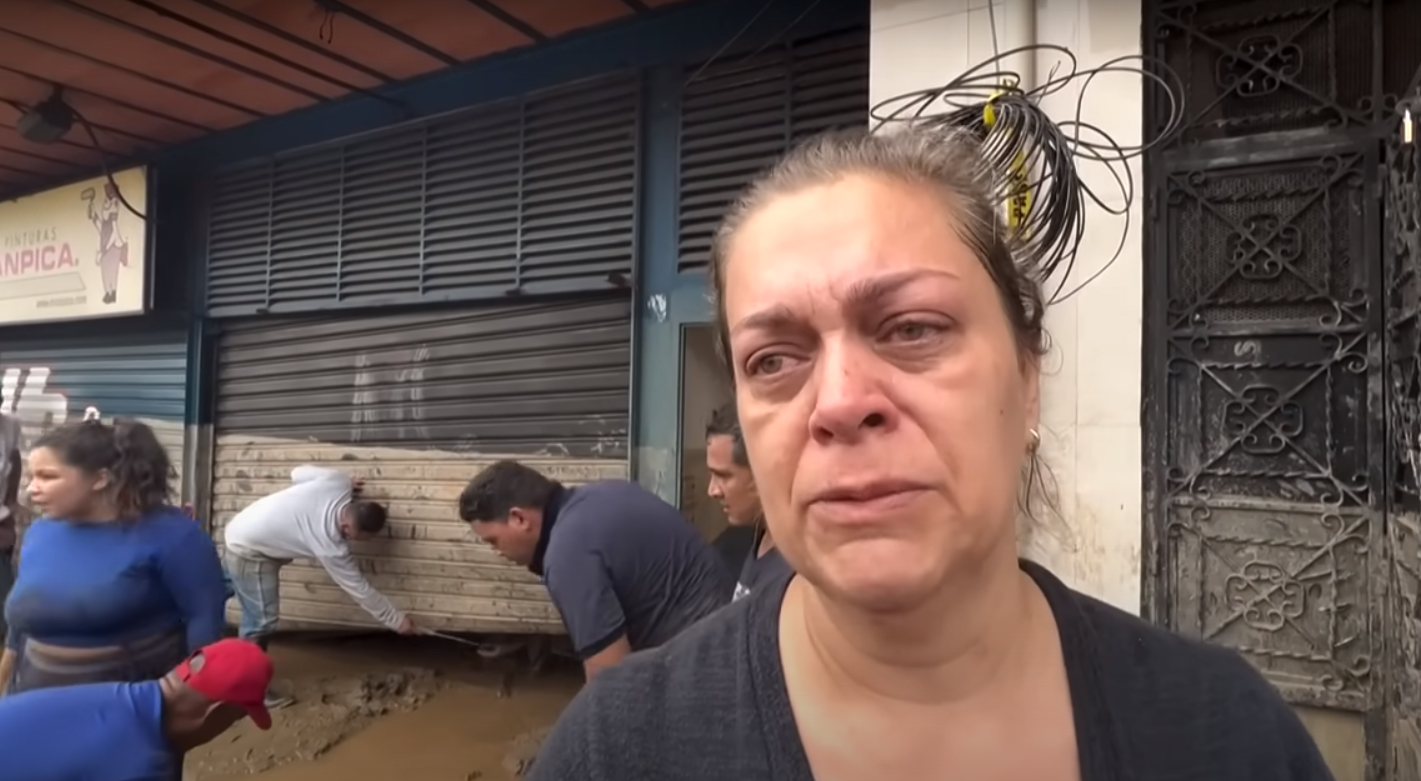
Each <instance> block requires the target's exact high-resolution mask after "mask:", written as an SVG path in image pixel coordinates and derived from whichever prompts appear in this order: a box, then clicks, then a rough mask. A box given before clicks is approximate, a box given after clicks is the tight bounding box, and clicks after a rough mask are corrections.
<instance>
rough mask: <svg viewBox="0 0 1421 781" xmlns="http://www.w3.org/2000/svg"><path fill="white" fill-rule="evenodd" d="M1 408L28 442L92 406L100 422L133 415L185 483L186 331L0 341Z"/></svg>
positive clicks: (177, 484) (178, 487) (79, 417)
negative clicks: (13, 418) (154, 438)
mask: <svg viewBox="0 0 1421 781" xmlns="http://www.w3.org/2000/svg"><path fill="white" fill-rule="evenodd" d="M0 378H3V381H2V382H3V385H0V390H3V395H0V398H3V401H0V412H7V413H14V414H16V415H18V416H19V418H20V420H21V422H22V423H23V426H24V431H25V448H26V449H28V447H29V444H30V443H31V442H33V441H34V438H35V437H37V436H38V435H39V434H40V433H42V432H43V431H45V430H46V429H48V428H50V427H52V426H55V425H59V424H62V423H64V422H66V421H77V420H82V419H83V417H84V410H85V408H87V407H91V406H92V407H97V408H98V409H99V412H100V413H101V414H102V415H103V417H104V419H105V420H108V419H110V418H113V417H116V416H124V417H133V418H137V419H139V420H141V421H143V422H144V423H147V424H148V425H149V426H152V427H153V430H154V432H155V433H157V435H158V439H159V440H160V441H161V442H162V443H163V446H164V447H165V448H166V449H167V451H168V455H169V457H170V458H171V459H172V461H173V468H174V469H175V470H177V471H178V479H177V481H176V482H175V483H174V484H173V487H174V489H175V496H174V497H173V498H174V500H180V499H182V497H181V496H179V495H176V492H177V491H180V490H181V486H182V470H183V462H184V449H185V444H186V441H187V427H186V426H185V425H184V414H185V412H186V405H187V335H186V334H185V333H183V332H177V333H165V334H128V335H121V336H120V335H110V336H97V337H95V338H92V339H85V340H84V341H82V342H80V341H77V340H73V339H65V340H58V339H55V340H39V339H35V340H30V339H25V340H12V339H11V338H9V337H5V338H3V339H0Z"/></svg>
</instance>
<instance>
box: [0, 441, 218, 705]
mask: <svg viewBox="0 0 1421 781" xmlns="http://www.w3.org/2000/svg"><path fill="white" fill-rule="evenodd" d="M29 466H30V486H29V494H30V500H31V502H32V503H33V504H34V505H35V506H36V507H37V509H39V510H40V511H42V512H43V515H44V517H43V518H42V519H40V520H38V521H36V522H35V523H34V524H33V525H31V526H30V528H29V530H28V531H27V532H26V534H25V536H24V540H23V541H22V543H21V546H20V551H19V561H18V571H17V572H16V578H15V584H14V586H13V587H12V589H11V591H10V596H9V599H8V600H7V601H6V603H5V618H6V620H7V622H8V623H9V632H8V634H7V636H6V638H5V651H4V656H3V658H0V696H3V695H4V694H6V693H11V694H13V693H19V692H22V691H28V690H32V689H40V688H47V687H51V686H67V685H72V684H81V683H105V682H114V683H122V682H131V681H142V680H149V679H153V678H159V677H162V675H163V674H164V673H165V672H166V671H168V670H170V669H172V668H173V667H175V666H177V665H178V664H179V663H180V662H182V660H183V659H185V658H187V656H188V655H189V654H191V653H193V652H195V651H196V650H197V649H199V648H202V647H203V646H205V645H207V644H209V643H212V642H214V641H216V640H218V639H219V638H220V637H221V636H222V631H223V628H224V615H223V611H224V605H225V601H226V586H225V582H224V579H223V575H222V566H221V563H220V562H219V561H218V558H217V551H216V549H215V547H214V546H213V543H212V539H211V537H209V536H208V534H207V532H205V531H204V530H203V529H202V527H201V526H200V525H199V524H197V523H195V522H194V521H193V520H192V519H190V518H188V517H187V516H186V515H185V514H184V513H183V512H182V510H180V509H178V508H176V507H173V506H171V505H169V504H168V499H169V495H170V493H171V489H170V486H169V479H170V475H171V474H172V465H171V463H170V461H169V459H168V456H167V453H166V452H165V451H164V450H163V447H162V445H161V444H160V443H159V442H158V439H157V437H156V436H155V435H154V434H153V431H152V430H151V429H150V428H148V427H147V426H145V425H143V424H142V423H138V422H136V421H131V420H123V419H120V420H116V421H115V422H114V423H113V425H108V424H105V423H102V422H99V421H85V422H82V423H76V424H70V425H66V426H61V427H59V428H57V429H54V430H52V431H50V432H48V433H47V434H45V435H44V436H42V437H40V439H39V440H38V441H37V442H35V445H34V447H33V448H32V449H31V451H30V455H29Z"/></svg>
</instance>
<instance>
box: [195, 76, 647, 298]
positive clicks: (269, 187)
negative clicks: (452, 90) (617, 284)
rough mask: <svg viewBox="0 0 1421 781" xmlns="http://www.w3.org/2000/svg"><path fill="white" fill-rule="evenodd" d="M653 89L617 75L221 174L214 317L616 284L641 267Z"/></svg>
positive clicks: (213, 241)
mask: <svg viewBox="0 0 1421 781" xmlns="http://www.w3.org/2000/svg"><path fill="white" fill-rule="evenodd" d="M640 94H641V91H640V83H639V80H638V78H637V76H636V74H631V73H628V74H618V75H616V76H613V77H607V78H599V79H593V80H588V81H585V82H581V83H578V84H574V85H568V86H566V87H561V88H558V89H554V90H549V91H546V92H542V93H537V94H534V95H529V96H526V97H523V98H519V99H516V100H508V101H502V102H499V103H495V104H492V105H486V106H480V107H478V108H475V109H470V110H468V111H462V112H459V113H457V114H451V115H446V116H443V117H438V118H436V119H433V120H428V121H424V122H421V123H418V124H412V125H406V126H401V127H398V128H393V129H391V130H388V131H385V132H381V133H376V134H372V135H368V136H364V137H361V138H358V139H353V140H349V141H345V142H341V143H338V144H334V145H331V146H327V147H323V148H321V149H317V150H314V151H313V150H305V151H302V152H297V153H292V154H291V155H287V156H279V157H277V158H275V159H272V160H265V161H260V162H257V163H254V164H247V165H243V166H240V167H236V168H233V169H230V170H227V171H223V172H221V173H220V174H219V176H218V181H217V183H216V192H215V193H214V195H213V215H212V219H211V222H210V226H209V231H208V291H207V303H208V311H209V313H211V314H213V315H215V316H235V315H243V314H252V313H255V312H259V311H264V310H270V311H298V310H310V309H324V308H331V307H337V306H358V305H362V304H366V305H368V304H375V303H386V302H392V301H401V302H404V301H419V300H424V299H438V300H448V299H451V298H460V297H484V296H502V295H505V294H506V293H507V292H508V290H509V289H510V288H512V287H514V286H515V285H518V284H521V283H523V282H528V283H532V285H533V287H532V288H530V289H529V291H528V292H532V293H537V292H538V289H537V287H536V286H537V284H539V283H542V282H556V283H557V287H556V290H558V291H563V290H567V289H568V285H569V284H571V285H573V287H574V288H576V287H578V286H581V287H584V288H590V289H598V288H606V287H608V286H609V285H610V283H609V282H608V279H609V275H613V274H623V275H630V274H631V271H632V268H633V255H634V253H635V236H636V193H637V181H636V179H637V175H638V173H637V172H638V165H637V160H638V147H637V145H638V133H639V121H640V120H639V116H638V115H639V113H640V101H641V98H640ZM549 289H550V290H552V289H553V288H549Z"/></svg>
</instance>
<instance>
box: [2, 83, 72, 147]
mask: <svg viewBox="0 0 1421 781" xmlns="http://www.w3.org/2000/svg"><path fill="white" fill-rule="evenodd" d="M73 127H74V109H73V108H72V107H70V105H69V104H68V103H66V102H65V101H64V96H63V95H62V94H61V90H60V88H59V87H55V88H54V93H53V94H51V95H50V96H49V97H47V98H45V99H44V101H43V102H42V103H39V104H37V105H35V106H33V107H31V108H29V109H26V110H25V112H24V113H23V114H21V115H20V120H19V121H18V122H16V123H15V129H16V130H18V131H19V132H20V137H21V138H23V139H25V140H26V141H31V142H33V143H36V144H52V143H54V142H55V141H58V140H60V139H61V138H64V136H65V135H67V134H68V133H69V131H70V129H71V128H73Z"/></svg>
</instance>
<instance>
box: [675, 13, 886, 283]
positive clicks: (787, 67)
mask: <svg viewBox="0 0 1421 781" xmlns="http://www.w3.org/2000/svg"><path fill="white" fill-rule="evenodd" d="M699 70H700V66H699V65H694V66H690V67H688V68H687V70H686V75H687V77H688V78H690V77H691V76H693V75H695V74H696V73H697V71H699ZM868 108H869V106H868V31H867V30H864V29H857V30H853V31H850V32H840V33H835V34H831V35H826V36H821V37H818V38H811V39H808V40H800V41H795V42H792V43H789V44H784V45H781V46H779V47H776V48H774V49H770V50H768V51H765V52H761V53H758V54H755V55H753V56H749V57H746V56H743V55H741V56H737V55H735V54H729V55H724V56H723V57H722V61H721V62H719V63H716V64H713V65H711V66H710V67H709V68H706V69H705V71H704V72H701V73H700V74H699V75H698V76H695V79H694V81H692V82H691V83H690V84H688V85H687V87H686V91H685V94H684V95H683V96H682V98H681V194H680V200H681V203H680V226H679V230H680V237H681V241H680V256H679V262H678V264H677V267H678V268H679V269H680V270H681V271H683V272H685V271H699V270H702V269H704V268H705V267H706V264H707V263H708V262H709V260H710V243H711V234H712V233H713V232H714V231H715V226H716V223H718V222H719V221H720V218H721V215H722V214H724V212H725V209H726V207H727V206H729V205H730V202H731V201H732V200H734V198H735V197H736V195H738V194H739V192H740V189H741V188H742V187H743V186H744V185H745V183H746V182H747V181H748V180H749V179H750V178H751V177H752V176H754V175H755V174H756V173H758V172H759V171H760V170H762V169H763V168H764V167H765V166H767V165H769V164H770V163H771V162H773V161H774V159H775V158H776V157H778V156H779V155H780V154H782V153H783V152H784V151H785V150H786V149H788V148H789V147H790V145H791V144H792V143H793V142H795V141H796V140H799V139H801V138H804V137H805V136H809V135H813V134H814V133H818V132H820V131H823V130H828V129H830V128H835V127H849V126H854V125H863V124H866V123H867V122H868Z"/></svg>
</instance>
